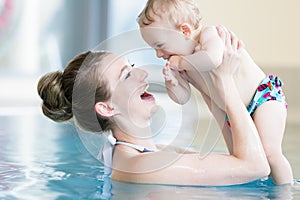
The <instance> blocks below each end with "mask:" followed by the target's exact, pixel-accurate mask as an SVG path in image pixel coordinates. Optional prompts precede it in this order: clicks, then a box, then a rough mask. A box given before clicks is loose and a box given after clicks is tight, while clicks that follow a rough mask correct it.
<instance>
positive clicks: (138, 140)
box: [113, 127, 156, 150]
mask: <svg viewBox="0 0 300 200" xmlns="http://www.w3.org/2000/svg"><path fill="white" fill-rule="evenodd" d="M113 135H114V137H115V138H116V139H117V141H121V142H127V143H131V144H136V145H141V146H143V147H146V148H147V149H152V150H155V149H156V147H155V144H154V142H153V140H152V132H151V127H145V128H140V127H135V128H134V129H130V130H127V131H125V130H124V129H120V128H114V129H113Z"/></svg>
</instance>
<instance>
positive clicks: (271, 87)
mask: <svg viewBox="0 0 300 200" xmlns="http://www.w3.org/2000/svg"><path fill="white" fill-rule="evenodd" d="M282 85H283V83H282V81H281V80H280V78H279V77H277V76H274V75H269V76H267V77H266V78H265V79H263V80H262V82H261V84H260V85H259V86H258V88H257V90H256V92H255V94H254V97H253V98H252V100H251V102H250V104H249V106H248V107H247V110H248V112H249V114H250V115H251V116H252V115H253V113H254V112H255V110H256V109H257V108H258V107H259V106H261V105H262V104H263V103H265V102H267V101H271V100H273V101H279V102H281V103H283V104H284V106H285V107H286V108H287V106H288V104H287V103H286V101H285V96H284V93H283V92H282V88H281V86H282ZM226 122H227V125H228V126H229V127H230V122H229V118H228V116H227V115H226Z"/></svg>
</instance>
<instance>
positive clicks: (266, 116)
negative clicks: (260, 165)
mask: <svg viewBox="0 0 300 200" xmlns="http://www.w3.org/2000/svg"><path fill="white" fill-rule="evenodd" d="M286 115H287V110H286V108H285V106H284V104H283V103H282V102H278V101H267V102H265V103H263V104H262V105H261V106H259V107H258V108H257V109H256V111H255V113H254V115H253V120H254V123H255V125H256V127H257V130H258V133H259V135H260V138H261V141H262V145H263V147H264V150H265V153H266V156H267V158H268V161H269V164H270V167H271V176H272V177H273V179H274V182H275V183H276V184H289V183H290V184H291V183H292V182H293V173H292V169H291V166H290V164H289V162H288V160H287V159H286V158H285V156H284V155H283V154H282V148H281V143H282V139H283V134H284V130H285V124H286Z"/></svg>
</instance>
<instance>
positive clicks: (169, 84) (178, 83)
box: [163, 63, 191, 105]
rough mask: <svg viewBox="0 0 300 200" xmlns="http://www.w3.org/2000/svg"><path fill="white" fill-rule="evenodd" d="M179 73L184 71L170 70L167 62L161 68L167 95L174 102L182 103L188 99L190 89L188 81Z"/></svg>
mask: <svg viewBox="0 0 300 200" xmlns="http://www.w3.org/2000/svg"><path fill="white" fill-rule="evenodd" d="M181 73H185V72H184V71H181V72H179V71H175V70H172V69H171V68H170V66H169V63H167V64H166V66H165V67H164V68H163V75H164V78H165V86H166V90H167V93H168V95H169V97H170V98H171V99H172V100H173V101H175V102H176V103H178V104H181V105H183V104H185V103H186V102H187V101H188V100H189V98H190V96H191V89H190V85H189V82H188V81H187V80H185V79H184V78H183V77H182V76H181V75H180V74H181Z"/></svg>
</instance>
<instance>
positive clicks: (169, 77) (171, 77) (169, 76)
mask: <svg viewBox="0 0 300 200" xmlns="http://www.w3.org/2000/svg"><path fill="white" fill-rule="evenodd" d="M162 72H163V75H164V79H165V81H167V82H170V83H171V84H172V86H177V85H178V80H177V78H176V77H175V71H174V70H173V69H171V68H170V63H169V62H167V64H166V66H165V67H164V68H163V71H162Z"/></svg>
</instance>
